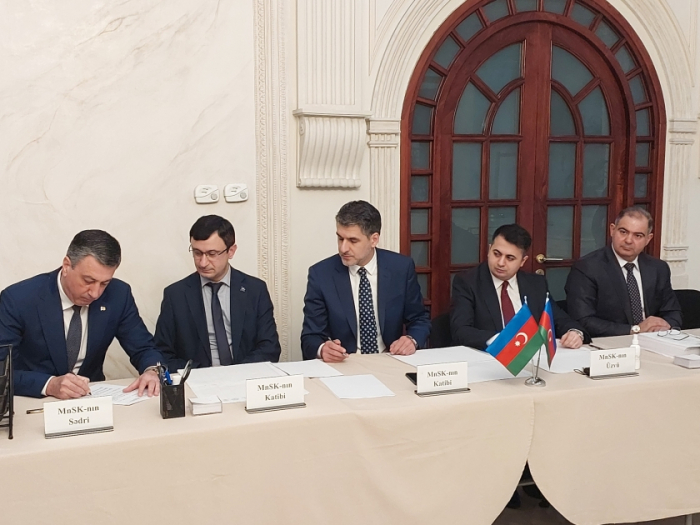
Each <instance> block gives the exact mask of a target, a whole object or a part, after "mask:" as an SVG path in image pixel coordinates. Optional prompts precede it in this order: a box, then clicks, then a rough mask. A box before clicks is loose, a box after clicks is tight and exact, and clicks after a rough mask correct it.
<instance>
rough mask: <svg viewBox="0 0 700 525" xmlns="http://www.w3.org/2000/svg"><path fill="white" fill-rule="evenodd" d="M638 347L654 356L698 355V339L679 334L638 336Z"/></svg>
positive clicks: (646, 334)
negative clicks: (652, 353)
mask: <svg viewBox="0 0 700 525" xmlns="http://www.w3.org/2000/svg"><path fill="white" fill-rule="evenodd" d="M639 346H640V347H641V348H642V350H648V351H650V352H654V353H655V354H661V355H665V356H668V357H676V356H677V355H684V354H697V353H700V338H698V337H696V336H694V335H689V334H685V333H681V334H678V335H665V336H661V335H659V333H644V334H639Z"/></svg>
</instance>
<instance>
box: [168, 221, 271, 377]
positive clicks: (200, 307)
mask: <svg viewBox="0 0 700 525" xmlns="http://www.w3.org/2000/svg"><path fill="white" fill-rule="evenodd" d="M190 252H191V253H192V256H193V258H194V266H195V269H196V270H197V271H196V272H195V273H193V274H191V275H188V276H187V277H185V278H184V279H182V280H181V281H178V282H176V283H174V284H171V285H170V286H168V287H167V288H166V289H165V291H164V292H163V303H162V304H161V307H160V316H159V317H158V323H157V324H156V335H155V339H156V345H157V346H158V349H159V350H160V351H161V352H162V353H163V355H164V356H165V359H166V362H167V364H168V367H169V369H170V370H176V369H178V368H183V367H184V366H185V363H187V361H188V360H189V359H192V366H193V367H195V368H203V367H209V366H219V365H232V364H240V363H253V362H259V361H274V362H277V361H279V357H280V343H279V338H278V336H277V326H276V324H275V318H274V315H273V308H272V301H271V300H270V294H269V293H268V291H267V285H266V284H265V282H264V281H261V280H260V279H258V278H256V277H252V276H250V275H246V274H245V273H243V272H240V271H238V270H236V269H235V268H232V267H231V265H230V264H229V260H231V258H232V257H233V255H234V254H235V253H236V233H235V231H234V229H233V226H232V225H231V223H230V222H229V221H227V220H226V219H224V218H223V217H219V216H218V215H206V216H204V217H200V218H199V219H198V220H197V222H195V223H194V225H193V226H192V228H191V229H190Z"/></svg>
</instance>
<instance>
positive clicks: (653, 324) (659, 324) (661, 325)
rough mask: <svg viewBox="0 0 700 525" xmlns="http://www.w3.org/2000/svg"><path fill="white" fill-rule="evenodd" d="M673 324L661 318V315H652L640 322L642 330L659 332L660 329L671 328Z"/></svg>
mask: <svg viewBox="0 0 700 525" xmlns="http://www.w3.org/2000/svg"><path fill="white" fill-rule="evenodd" d="M670 329H671V325H670V324H668V323H667V322H666V321H664V320H663V319H661V317H655V316H653V315H650V316H649V317H647V318H646V319H644V321H642V322H641V323H639V331H640V332H658V331H659V330H670Z"/></svg>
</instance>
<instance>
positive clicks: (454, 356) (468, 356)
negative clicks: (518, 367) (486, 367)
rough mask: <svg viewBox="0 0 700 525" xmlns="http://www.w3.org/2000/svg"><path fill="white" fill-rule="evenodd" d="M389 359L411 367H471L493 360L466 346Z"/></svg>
mask: <svg viewBox="0 0 700 525" xmlns="http://www.w3.org/2000/svg"><path fill="white" fill-rule="evenodd" d="M391 357H393V358H395V359H398V360H399V361H402V362H404V363H406V364H407V365H411V366H419V365H436V364H440V363H463V362H467V363H469V364H470V365H471V364H472V363H480V362H483V361H490V360H492V359H493V357H492V356H491V354H489V353H487V352H482V351H481V350H475V349H474V348H469V347H467V346H449V347H446V348H426V349H425V350H418V351H417V352H416V353H415V354H413V355H392V356H391Z"/></svg>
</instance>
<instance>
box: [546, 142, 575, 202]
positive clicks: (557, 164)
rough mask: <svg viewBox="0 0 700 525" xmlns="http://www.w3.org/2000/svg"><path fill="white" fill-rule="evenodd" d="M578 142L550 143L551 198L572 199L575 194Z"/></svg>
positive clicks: (549, 194)
mask: <svg viewBox="0 0 700 525" xmlns="http://www.w3.org/2000/svg"><path fill="white" fill-rule="evenodd" d="M575 170H576V144H571V143H565V142H564V143H559V142H552V143H551V144H550V145H549V190H548V196H549V198H550V199H571V198H573V196H574V173H575Z"/></svg>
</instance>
